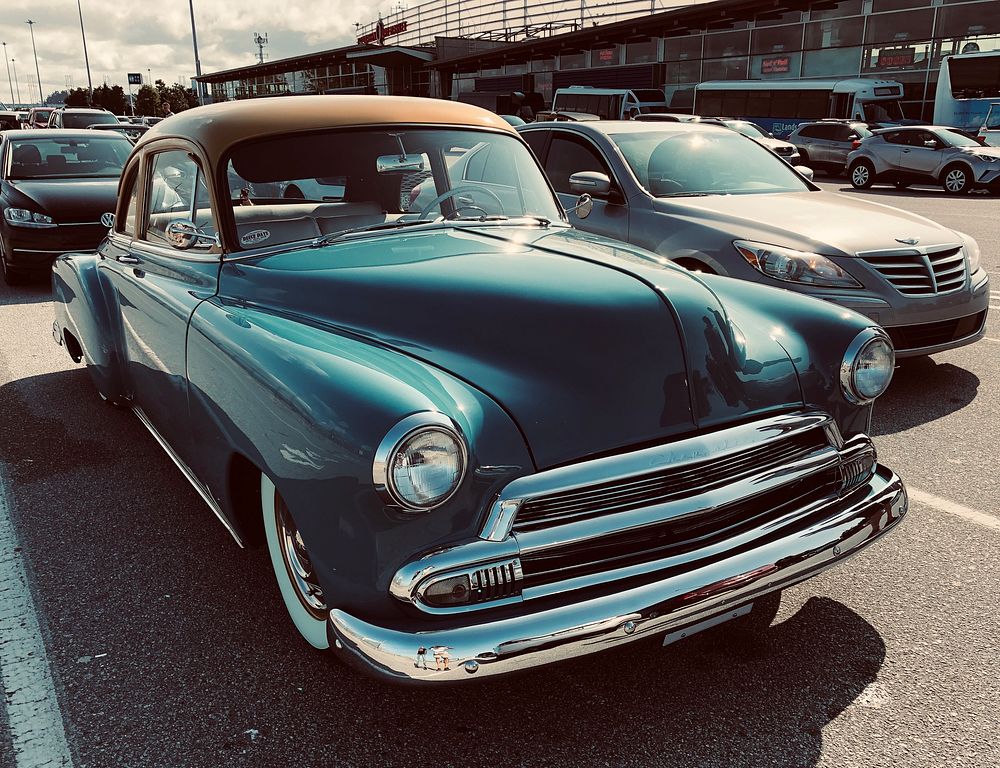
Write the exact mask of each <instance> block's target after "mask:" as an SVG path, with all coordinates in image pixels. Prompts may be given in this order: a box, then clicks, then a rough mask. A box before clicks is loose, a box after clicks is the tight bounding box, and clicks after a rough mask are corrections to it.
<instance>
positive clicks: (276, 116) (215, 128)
mask: <svg viewBox="0 0 1000 768" xmlns="http://www.w3.org/2000/svg"><path fill="white" fill-rule="evenodd" d="M394 123H395V124H406V125H414V124H417V125H457V126H472V127H476V128H493V129H496V130H501V131H506V132H507V133H516V131H515V130H514V129H513V128H512V127H511V126H510V125H508V124H507V121H506V120H504V119H503V118H501V117H500V116H499V115H495V114H493V113H492V112H488V111H486V110H485V109H481V108H480V107H474V106H472V105H470V104H461V103H459V102H456V101H450V100H448V99H425V98H414V97H410V96H356V95H350V96H348V95H343V96H341V95H330V96H283V97H273V98H263V99H244V100H241V101H228V102H222V103H218V104H208V105H206V106H204V107H196V108H194V109H189V110H185V111H184V112H180V113H178V114H176V115H174V116H172V117H169V118H167V119H166V120H163V121H161V122H160V123H158V124H157V125H155V126H154V127H153V128H151V129H150V130H149V131H148V132H147V133H146V134H145V135H144V136H143V137H142V138H141V139H139V141H138V142H137V146H140V147H141V146H144V145H145V144H148V143H149V142H151V141H155V140H156V139H159V138H163V137H167V136H181V137H184V138H188V139H191V140H193V141H195V142H196V143H198V144H199V145H201V147H202V148H203V149H204V150H205V152H206V154H207V155H208V159H209V161H210V163H211V164H212V165H213V166H215V165H217V163H218V161H219V160H220V158H221V157H222V155H223V154H224V153H225V152H226V151H227V150H228V149H229V148H230V147H232V146H233V145H234V144H236V143H238V142H241V141H244V140H246V139H253V138H261V137H264V136H272V135H281V134H288V133H297V132H306V131H316V130H321V129H323V128H343V127H352V126H365V125H386V124H389V125H392V124H394Z"/></svg>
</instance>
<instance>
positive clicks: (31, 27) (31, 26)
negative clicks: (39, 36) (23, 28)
mask: <svg viewBox="0 0 1000 768" xmlns="http://www.w3.org/2000/svg"><path fill="white" fill-rule="evenodd" d="M24 23H25V24H27V25H28V29H29V30H30V31H31V51H32V53H34V54H35V78H36V79H37V80H38V103H39V104H41V103H42V75H41V73H39V71H38V51H37V50H36V49H35V22H34V21H32V20H31V19H28V20H27V21H26V22H24Z"/></svg>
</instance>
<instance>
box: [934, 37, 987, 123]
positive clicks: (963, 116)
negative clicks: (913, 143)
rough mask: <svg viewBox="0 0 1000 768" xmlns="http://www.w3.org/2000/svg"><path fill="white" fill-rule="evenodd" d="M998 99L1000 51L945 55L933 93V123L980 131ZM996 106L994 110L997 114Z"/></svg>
mask: <svg viewBox="0 0 1000 768" xmlns="http://www.w3.org/2000/svg"><path fill="white" fill-rule="evenodd" d="M997 102H1000V51H983V52H977V53H956V54H954V55H953V56H945V57H944V59H943V60H942V62H941V72H940V73H939V74H938V84H937V94H936V95H935V97H934V124H935V125H950V126H952V127H954V128H962V129H963V130H966V131H973V132H976V131H979V130H980V129H981V128H982V127H983V125H984V124H985V122H986V115H987V114H988V113H989V111H990V105H991V104H994V103H997ZM996 112H997V110H994V114H996Z"/></svg>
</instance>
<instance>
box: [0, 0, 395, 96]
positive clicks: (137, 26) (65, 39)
mask: <svg viewBox="0 0 1000 768" xmlns="http://www.w3.org/2000/svg"><path fill="white" fill-rule="evenodd" d="M81 2H82V6H83V19H84V25H85V27H86V31H87V53H88V54H89V56H90V72H91V76H92V78H93V82H94V85H95V86H96V85H100V84H101V83H103V82H104V81H105V79H107V82H108V84H109V85H114V84H120V85H122V86H125V83H126V78H125V75H126V73H128V72H141V73H142V75H143V77H144V78H146V77H148V75H147V70H149V73H150V74H151V75H152V78H153V79H154V80H155V79H162V80H165V81H166V82H168V83H172V82H177V81H183V82H184V83H185V84H186V83H187V82H188V79H189V78H191V77H193V75H194V51H193V48H192V45H191V18H190V14H189V10H188V3H187V2H184V0H166V1H165V2H155V1H154V0H81ZM393 5H395V2H394V0H382V1H381V2H378V1H377V2H364V0H337V1H336V2H334V1H333V0H290V2H289V0H286V2H285V3H282V2H281V0H278V1H277V2H275V0H194V10H195V18H196V21H197V23H198V49H199V55H200V58H201V67H202V72H205V73H208V72H214V71H218V70H222V69H229V68H231V67H238V66H242V65H245V64H251V63H253V61H254V60H255V58H254V57H255V54H256V48H255V46H254V44H253V39H252V38H253V33H254V32H262V33H263V32H266V33H267V35H268V38H269V40H270V44H269V45H268V47H267V53H268V55H269V58H270V59H281V58H285V57H287V56H295V55H298V54H301V53H307V52H311V51H321V50H326V49H329V48H338V47H340V46H344V45H350V44H351V43H353V42H354V39H355V30H354V22H356V21H360V22H362V23H365V22H369V21H371V20H372V19H373V18H375V17H376V16H377V14H378V11H379V9H382V10H384V11H388V10H389V9H390V8H391V7H392V6H393ZM26 19H32V20H34V21H35V22H37V23H36V24H35V27H34V30H35V44H36V46H37V49H38V69H39V72H40V74H41V79H42V90H43V92H44V94H45V95H48V94H49V93H51V92H52V91H55V90H61V89H62V88H65V87H66V83H67V79H69V80H70V82H71V83H72V85H73V87H86V85H87V70H86V68H85V66H84V58H83V42H82V40H81V36H80V18H79V16H78V14H77V4H76V2H74V0H3V3H2V4H0V40H3V41H6V43H7V55H8V58H14V59H15V60H16V67H17V79H18V82H19V83H20V91H21V98H22V100H25V101H26V100H27V99H28V91H29V89H30V90H31V92H32V93H35V92H36V87H35V85H34V83H35V63H34V59H33V57H32V50H31V38H30V36H29V31H28V25H27V24H25V23H24V22H25V20H26ZM6 78H7V73H6V70H5V69H4V68H2V67H0V100H2V101H6V100H8V99H9V98H10V89H9V88H8V87H7V79H6ZM29 83H30V85H29Z"/></svg>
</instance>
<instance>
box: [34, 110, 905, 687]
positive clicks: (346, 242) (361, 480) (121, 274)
mask: <svg viewBox="0 0 1000 768" xmlns="http://www.w3.org/2000/svg"><path fill="white" fill-rule="evenodd" d="M716 130H717V129H716ZM476 147H478V148H479V149H478V150H477V153H476V158H475V159H476V162H479V161H482V165H481V168H480V169H479V170H478V171H476V172H475V173H469V172H466V173H464V174H463V176H462V177H461V178H457V177H455V176H453V175H452V173H451V171H452V170H453V168H454V167H455V164H451V165H449V163H448V162H447V160H448V158H450V157H454V156H456V155H461V154H463V153H467V152H468V151H469V150H471V149H473V148H476ZM761 151H763V150H761ZM480 153H485V154H480ZM466 170H467V169H466ZM427 174H430V176H431V178H433V187H434V197H433V198H431V199H429V200H428V201H427V202H426V204H422V205H421V207H420V209H419V210H409V204H410V194H409V190H410V189H412V186H413V183H414V179H415V178H426V176H427ZM310 177H312V178H315V179H332V178H338V179H342V180H343V184H344V192H343V195H342V196H341V199H339V200H325V199H324V200H311V199H308V197H307V195H308V194H309V189H310V187H309V185H303V187H302V189H301V191H302V193H303V197H302V198H299V199H292V200H289V199H285V198H282V197H268V196H266V195H269V194H274V191H275V190H281V189H282V188H283V185H285V184H287V183H288V182H290V181H294V180H301V179H306V178H310ZM576 204H577V205H579V206H582V207H585V206H586V205H588V204H589V201H588V199H587V198H586V197H585V196H583V197H582V199H580V200H578V201H577V203H576ZM578 210H579V209H578ZM53 287H54V293H55V310H56V312H55V322H54V325H53V334H54V337H55V339H56V341H57V342H58V343H59V344H61V345H63V347H64V348H65V349H66V351H67V352H68V353H69V355H70V356H71V357H72V358H73V359H74V360H76V361H78V362H83V363H85V364H86V366H87V368H88V370H89V372H90V374H91V377H92V379H93V381H94V384H95V385H96V388H97V391H98V392H99V393H100V394H101V396H102V397H103V398H104V399H105V400H107V401H109V402H110V403H114V404H118V405H119V406H121V407H125V408H129V409H131V410H133V411H134V412H135V414H136V415H137V417H138V418H139V419H140V420H141V421H142V423H143V424H144V425H145V426H146V427H147V428H148V429H149V431H150V432H151V433H152V434H153V436H154V437H155V438H156V440H157V441H158V443H159V444H160V445H161V446H162V447H163V449H164V450H165V451H166V452H167V453H168V454H169V455H170V457H171V458H172V459H173V461H174V462H175V463H176V464H177V466H178V467H179V468H180V470H181V472H182V473H183V474H184V476H185V477H186V478H187V479H188V480H189V481H190V482H191V483H192V485H193V486H194V487H195V489H196V490H197V492H198V493H199V494H200V495H201V498H202V499H203V500H204V501H205V503H206V505H207V506H208V507H209V508H210V509H211V511H212V512H213V513H214V514H215V515H216V516H217V517H218V518H219V519H220V520H221V521H222V524H223V525H224V526H226V528H227V529H228V530H229V531H230V532H231V534H232V536H233V538H234V539H235V540H236V541H237V542H238V543H239V544H241V545H247V546H249V545H258V544H259V545H262V546H265V547H266V548H267V550H268V553H269V555H270V563H271V566H272V570H273V572H274V578H275V581H276V584H277V590H278V591H279V592H280V594H281V597H282V599H283V603H284V606H285V608H286V609H287V612H288V617H289V618H290V623H289V628H291V627H292V626H294V628H295V630H297V632H298V633H299V634H300V635H301V636H302V638H303V639H304V640H305V642H306V643H308V644H309V645H311V646H313V647H314V648H318V649H329V650H330V652H332V653H333V654H335V655H336V656H338V657H339V658H341V659H343V660H344V661H346V662H349V663H351V664H354V665H356V666H358V667H359V668H361V669H362V670H364V671H366V672H368V673H370V674H373V675H376V676H378V677H380V678H382V679H385V680H390V681H397V682H426V683H437V682H451V681H461V680H469V679H472V678H473V677H476V678H484V677H490V676H493V675H499V674H503V673H507V672H512V671H515V670H522V669H526V668H530V667H533V666H537V665H540V664H547V663H550V662H554V661H557V660H559V659H564V658H569V657H573V656H581V655H583V654H589V653H594V652H597V651H600V650H605V649H614V648H618V647H620V646H623V645H625V644H627V643H629V642H630V641H633V640H637V639H639V638H649V637H659V638H660V640H661V641H662V642H665V643H669V642H673V641H675V640H678V639H679V638H680V637H682V636H684V635H690V634H692V633H694V632H697V631H699V630H702V629H707V628H708V627H711V626H712V625H714V624H717V623H720V622H722V621H731V622H734V623H735V624H736V625H737V627H739V628H740V631H739V632H737V633H736V634H737V635H744V636H745V633H752V632H759V631H761V630H763V629H764V628H766V627H767V626H768V624H769V623H770V622H771V620H772V618H773V617H774V614H775V611H776V610H777V607H778V602H779V599H780V594H781V591H782V590H783V589H785V588H786V587H788V586H790V585H792V584H795V583H796V582H799V581H801V580H803V579H806V578H809V577H810V576H813V575H814V574H817V573H820V572H821V571H823V570H824V569H826V568H828V567H830V566H833V565H836V564H838V563H839V562H840V561H842V560H844V559H846V558H848V557H850V556H851V555H853V554H855V553H857V552H858V551H860V550H862V549H864V548H865V547H866V546H868V545H869V544H871V543H872V542H874V541H876V540H877V539H878V538H879V537H881V536H882V535H884V534H885V533H886V532H888V531H890V530H892V529H893V527H894V526H895V525H896V524H897V523H898V522H899V521H900V520H901V519H902V517H903V515H904V514H905V512H906V508H907V497H906V491H905V489H904V487H903V485H902V483H901V481H900V480H899V478H898V477H897V476H896V475H895V474H893V472H892V471H891V470H889V469H888V468H886V467H885V466H883V465H881V464H879V463H878V462H877V460H876V455H875V449H874V446H873V445H872V441H871V439H870V438H869V436H868V434H869V432H870V422H871V412H872V402H873V401H874V400H875V399H876V398H877V397H878V396H879V395H880V394H881V393H882V392H884V391H885V389H886V387H887V386H888V384H889V381H890V378H891V376H892V370H893V350H892V345H891V342H890V341H889V339H888V338H887V337H886V336H885V334H884V333H883V331H882V330H881V329H879V328H878V327H877V326H875V325H874V324H873V323H872V322H871V321H870V320H869V319H867V318H865V317H863V316H861V315H858V314H856V313H853V312H849V311H847V310H844V309H843V308H841V307H837V306H834V305H833V304H830V303H828V302H821V301H815V300H813V299H810V298H808V297H804V296H798V295H796V294H793V293H789V292H783V291H776V290H772V289H769V288H766V287H763V286H759V285H753V284H750V283H744V282H738V281H733V280H726V279H723V278H717V277H712V276H699V275H695V274H693V273H690V272H688V271H687V270H684V269H682V268H680V267H677V266H675V265H673V264H672V263H671V262H670V261H668V260H667V259H665V258H663V257H661V256H657V255H656V254H653V253H650V252H646V251H642V250H640V249H638V248H634V247H631V246H628V245H624V244H621V243H616V242H613V241H609V240H605V239H603V238H600V237H596V236H593V235H589V234H585V233H580V232H577V231H576V230H574V229H572V228H571V227H570V226H569V225H568V223H567V221H566V218H565V215H564V213H563V211H562V208H561V207H560V205H559V202H558V200H557V199H556V197H555V195H554V194H553V192H552V190H551V188H550V187H549V185H548V183H547V182H546V180H545V177H544V175H543V174H542V171H541V169H540V168H539V167H538V164H537V162H536V160H535V158H534V157H533V156H532V154H531V152H530V151H529V149H528V147H527V146H526V145H525V143H524V142H523V141H522V140H521V139H520V138H519V136H518V135H517V133H516V132H515V131H514V130H513V129H512V128H511V127H510V126H508V125H507V123H506V122H505V121H504V120H502V119H501V118H500V117H499V116H497V115H494V114H491V113H488V112H485V111H483V110H480V109H478V108H476V107H471V106H467V105H464V104H458V103H453V102H448V101H439V100H429V99H406V98H391V97H384V96H378V97H375V96H301V97H297V98H295V99H280V100H278V99H253V100H249V101H238V102H231V103H223V104H214V105H210V106H206V107H202V108H201V109H198V110H191V112H184V113H181V114H179V115H176V116H175V117H172V118H170V119H169V120H167V121H164V122H163V123H162V124H160V125H158V126H156V127H155V128H153V129H152V130H150V131H149V132H148V133H147V134H146V135H145V136H143V137H142V138H141V139H140V140H139V143H138V144H137V145H136V148H135V151H134V153H133V155H132V157H131V158H130V160H129V162H128V164H127V166H126V168H125V171H124V174H123V176H122V183H121V193H120V195H119V198H118V207H117V211H116V215H115V221H114V225H113V228H112V230H111V232H110V234H109V236H108V238H107V240H106V241H105V242H104V243H103V244H102V245H101V247H100V249H99V251H98V252H97V253H96V254H71V255H66V256H64V257H62V258H60V259H59V260H58V261H57V262H56V264H55V267H54V272H53ZM81 397H83V394H82V393H81ZM139 503H141V500H140V501H139ZM150 553H151V554H150V556H153V557H155V556H156V555H155V548H153V549H151V550H150ZM220 578H222V577H221V576H220ZM247 599H248V600H249V601H253V600H254V596H253V595H249V594H248V595H247ZM267 604H268V603H267V601H261V602H260V603H259V605H258V610H260V611H263V610H264V609H263V606H264V605H267ZM276 618H277V617H272V616H266V615H261V617H260V619H261V621H271V620H274V619H276Z"/></svg>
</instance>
